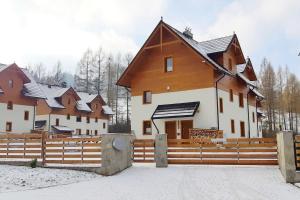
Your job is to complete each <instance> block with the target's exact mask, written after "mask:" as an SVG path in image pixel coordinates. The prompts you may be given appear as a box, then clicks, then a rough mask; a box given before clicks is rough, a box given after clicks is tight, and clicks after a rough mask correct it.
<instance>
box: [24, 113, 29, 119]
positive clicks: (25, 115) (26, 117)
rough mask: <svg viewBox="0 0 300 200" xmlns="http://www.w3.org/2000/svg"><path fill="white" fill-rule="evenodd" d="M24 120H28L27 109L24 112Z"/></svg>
mask: <svg viewBox="0 0 300 200" xmlns="http://www.w3.org/2000/svg"><path fill="white" fill-rule="evenodd" d="M24 120H26V121H27V120H29V111H25V112H24Z"/></svg>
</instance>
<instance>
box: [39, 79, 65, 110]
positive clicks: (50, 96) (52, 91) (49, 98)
mask: <svg viewBox="0 0 300 200" xmlns="http://www.w3.org/2000/svg"><path fill="white" fill-rule="evenodd" d="M38 86H39V88H40V89H41V90H42V91H43V92H44V94H45V95H46V100H45V101H46V103H47V104H48V106H49V107H51V108H61V109H62V108H65V107H64V106H63V105H61V104H60V103H59V102H58V101H57V99H56V98H58V97H61V96H62V95H63V94H64V93H66V92H67V91H68V90H69V88H62V87H58V86H48V85H44V84H38Z"/></svg>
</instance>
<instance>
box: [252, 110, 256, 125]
mask: <svg viewBox="0 0 300 200" xmlns="http://www.w3.org/2000/svg"><path fill="white" fill-rule="evenodd" d="M252 121H253V123H255V114H254V112H252Z"/></svg>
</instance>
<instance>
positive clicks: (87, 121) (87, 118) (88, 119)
mask: <svg viewBox="0 0 300 200" xmlns="http://www.w3.org/2000/svg"><path fill="white" fill-rule="evenodd" d="M86 123H88V124H89V123H90V117H89V116H87V117H86Z"/></svg>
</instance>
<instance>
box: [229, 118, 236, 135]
mask: <svg viewBox="0 0 300 200" xmlns="http://www.w3.org/2000/svg"><path fill="white" fill-rule="evenodd" d="M230 125H231V133H235V126H234V120H233V119H232V120H231V121H230Z"/></svg>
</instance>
